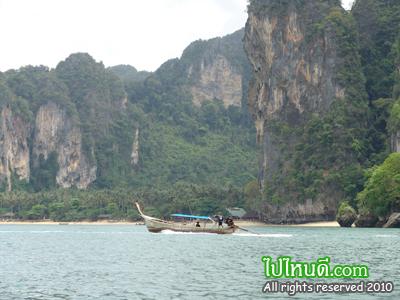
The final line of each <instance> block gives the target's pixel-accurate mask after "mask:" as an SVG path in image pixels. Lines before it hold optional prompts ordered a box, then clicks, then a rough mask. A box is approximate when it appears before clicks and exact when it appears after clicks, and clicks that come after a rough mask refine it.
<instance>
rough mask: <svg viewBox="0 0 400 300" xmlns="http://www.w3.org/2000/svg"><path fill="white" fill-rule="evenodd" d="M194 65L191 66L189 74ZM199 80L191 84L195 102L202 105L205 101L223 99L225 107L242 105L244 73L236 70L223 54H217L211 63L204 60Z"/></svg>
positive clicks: (201, 64)
mask: <svg viewBox="0 0 400 300" xmlns="http://www.w3.org/2000/svg"><path fill="white" fill-rule="evenodd" d="M192 70H193V67H190V68H189V76H191V75H192ZM198 72H199V74H197V76H198V77H199V79H198V80H196V81H195V82H194V84H193V85H191V86H190V91H191V94H192V97H193V104H194V105H196V106H201V104H202V103H203V102H205V101H212V100H214V99H219V100H222V102H223V103H224V106H225V107H228V106H231V105H233V106H241V103H242V93H243V91H242V75H241V74H240V73H239V72H238V71H236V70H235V69H234V68H233V67H232V65H231V64H230V63H229V61H228V60H227V59H226V58H225V57H224V56H222V55H217V56H216V57H215V58H214V59H213V61H212V62H211V63H207V62H206V61H205V60H203V61H202V62H201V63H200V70H199V71H198Z"/></svg>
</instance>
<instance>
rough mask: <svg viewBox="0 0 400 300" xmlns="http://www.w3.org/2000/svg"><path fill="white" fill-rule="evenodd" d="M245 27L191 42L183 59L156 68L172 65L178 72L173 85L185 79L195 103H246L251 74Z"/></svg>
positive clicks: (163, 68)
mask: <svg viewBox="0 0 400 300" xmlns="http://www.w3.org/2000/svg"><path fill="white" fill-rule="evenodd" d="M243 35H244V30H243V29H241V30H238V31H236V32H234V33H232V34H229V35H227V36H224V37H219V38H214V39H210V40H198V41H195V42H193V43H191V44H190V45H189V46H188V47H187V48H186V49H185V50H184V51H183V53H182V56H181V58H180V59H179V60H171V61H169V62H167V63H166V64H165V65H164V66H162V67H160V69H159V70H157V72H156V76H157V75H160V74H161V73H162V72H164V71H166V70H167V68H169V71H168V74H169V76H171V75H170V74H171V73H176V74H177V76H176V78H175V80H174V81H173V82H171V85H176V84H177V83H180V82H181V83H182V85H183V86H184V87H185V88H186V89H187V90H188V91H189V93H190V94H191V96H192V100H193V104H194V105H196V106H200V105H201V104H202V103H204V102H207V101H214V100H220V101H222V102H223V104H224V106H225V107H229V106H238V107H240V106H241V105H242V102H243V101H242V99H243V95H245V94H246V92H247V86H248V81H249V77H250V64H249V62H248V60H247V57H246V55H245V53H244V50H243V42H242V39H243Z"/></svg>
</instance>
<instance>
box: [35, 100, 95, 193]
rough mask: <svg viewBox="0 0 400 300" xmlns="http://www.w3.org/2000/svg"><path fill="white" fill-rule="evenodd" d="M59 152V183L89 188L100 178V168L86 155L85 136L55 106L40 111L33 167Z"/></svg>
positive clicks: (49, 104) (37, 120)
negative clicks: (83, 146)
mask: <svg viewBox="0 0 400 300" xmlns="http://www.w3.org/2000/svg"><path fill="white" fill-rule="evenodd" d="M52 152H55V153H57V162H58V167H59V169H58V172H57V177H56V182H57V184H58V185H59V186H61V187H64V188H67V187H71V186H76V187H78V188H86V187H87V186H88V185H89V184H90V183H91V182H93V181H94V180H95V179H96V165H91V164H89V162H88V160H87V158H86V156H85V155H84V154H83V152H82V136H81V132H80V129H79V127H78V126H76V125H75V124H73V122H72V121H71V119H70V118H69V117H68V116H67V114H66V112H65V110H63V109H61V108H60V107H59V106H57V105H56V104H54V103H51V102H50V103H48V104H46V105H43V106H41V107H40V108H39V110H38V112H37V115H36V120H35V128H34V140H33V150H32V154H33V166H37V164H38V159H39V157H40V156H41V155H42V156H43V158H44V159H45V160H46V159H47V158H48V156H49V154H50V153H52Z"/></svg>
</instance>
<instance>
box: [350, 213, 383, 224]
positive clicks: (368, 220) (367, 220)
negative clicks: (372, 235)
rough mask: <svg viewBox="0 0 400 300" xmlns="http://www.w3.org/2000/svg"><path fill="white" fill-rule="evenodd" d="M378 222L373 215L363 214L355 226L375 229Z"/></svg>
mask: <svg viewBox="0 0 400 300" xmlns="http://www.w3.org/2000/svg"><path fill="white" fill-rule="evenodd" d="M378 221H379V219H378V218H377V217H376V216H374V215H373V214H372V213H361V214H360V215H359V216H358V217H357V220H356V222H355V223H354V224H355V225H356V227H375V226H376V224H377V223H378Z"/></svg>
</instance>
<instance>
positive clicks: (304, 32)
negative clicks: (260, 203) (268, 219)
mask: <svg viewBox="0 0 400 300" xmlns="http://www.w3.org/2000/svg"><path fill="white" fill-rule="evenodd" d="M346 18H349V16H348V15H347V14H346V13H345V11H344V10H343V9H342V8H341V6H340V3H339V2H338V1H333V0H332V1H331V0H327V1H313V0H299V1H274V0H251V1H250V5H249V7H248V20H247V23H246V28H245V36H244V48H245V51H246V53H247V56H248V58H249V60H250V63H251V65H252V69H253V79H252V81H251V82H250V86H249V92H248V102H249V108H250V111H251V112H252V115H253V119H254V122H255V127H256V131H257V132H256V134H257V135H256V138H257V142H258V143H259V144H260V145H261V153H260V157H259V178H258V179H259V182H260V187H261V188H262V189H263V188H265V187H267V190H266V193H265V194H266V198H267V199H266V201H267V202H272V203H274V202H278V203H281V204H279V206H280V207H288V208H290V210H292V214H293V215H304V214H303V213H302V209H301V207H302V205H301V204H297V201H298V202H300V203H303V202H304V201H305V200H307V199H308V198H310V199H312V200H313V203H314V205H316V204H317V203H319V202H320V206H321V207H327V208H329V209H328V211H329V213H326V212H325V211H324V210H321V209H317V210H316V214H317V215H318V216H319V217H320V218H325V217H329V218H331V219H334V217H335V213H336V207H337V204H338V202H339V201H340V200H341V199H343V198H344V191H343V190H340V189H339V188H337V186H335V185H336V183H333V184H332V180H331V181H329V180H326V179H325V178H329V176H330V173H331V171H330V170H332V173H335V172H337V170H338V169H340V168H341V167H342V164H343V165H344V160H343V159H338V160H337V161H335V159H336V158H333V159H330V160H329V161H328V160H325V156H324V155H323V154H320V153H327V152H328V151H332V145H333V144H334V143H336V145H340V147H342V149H341V150H340V152H341V153H346V152H347V153H348V155H345V157H346V159H349V161H350V160H352V157H353V155H352V154H350V151H352V150H351V149H350V148H348V147H347V146H345V145H346V143H348V142H345V141H343V142H342V141H340V138H341V137H343V136H345V133H344V132H343V133H342V132H340V133H339V131H338V130H336V129H335V130H333V129H332V128H335V127H336V126H337V123H338V121H336V120H335V121H333V120H334V118H335V116H336V114H335V113H334V111H335V110H337V109H338V107H340V105H344V106H346V107H349V111H350V110H351V105H352V104H351V103H348V101H347V87H348V84H349V83H348V82H349V80H348V79H346V80H343V79H342V78H344V77H343V76H344V75H346V74H347V73H348V72H349V71H348V69H347V68H348V66H349V65H350V64H348V63H347V61H351V62H352V63H351V64H352V68H353V69H354V70H355V71H354V74H356V76H359V77H357V78H360V81H361V83H363V81H362V80H363V77H362V71H361V64H360V60H359V57H358V48H357V44H356V42H357V39H356V35H355V34H354V33H355V30H354V28H353V27H351V26H352V25H349V24H352V22H351V20H349V19H346ZM332 20H334V21H332ZM337 24H340V26H342V27H340V28H341V29H340V30H339V29H337V28H336V27H335V26H337ZM343 28H347V29H346V30H348V32H346V33H345V34H343V32H344V29H343ZM349 37H351V38H349ZM343 41H345V42H346V44H347V45H349V43H350V45H351V46H352V48H350V47H349V48H347V49H351V50H350V51H348V52H346V53H344V52H343V51H342V50H341V49H342V48H343V47H342V44H341V43H343ZM352 43H355V44H352ZM345 62H346V63H345ZM354 77H355V75H354V76H352V77H350V78H354ZM356 86H357V92H356V93H354V94H356V95H357V97H358V98H357V100H355V101H359V103H360V104H358V105H359V108H361V109H359V111H361V110H364V109H367V106H366V105H364V103H362V101H363V100H364V98H362V97H363V96H364V94H365V90H363V84H359V83H357V84H356ZM353 91H354V90H353ZM359 95H361V96H359ZM365 95H366V94H365ZM346 109H347V108H346ZM341 113H342V114H343V117H342V118H341V119H338V120H339V122H342V120H349V119H350V118H348V117H347V116H346V114H347V112H346V110H342V111H341ZM329 116H330V117H329ZM352 118H353V120H354V118H355V117H354V116H352ZM356 119H357V118H356ZM359 119H360V124H357V125H355V124H344V123H343V125H340V128H343V131H344V130H347V128H349V127H352V126H360V127H362V126H365V125H364V123H362V124H361V122H362V118H359ZM316 120H321V121H320V122H319V123H318V121H316ZM357 120H358V119H357ZM343 122H347V121H343ZM324 123H325V124H324ZM321 128H323V129H321ZM336 128H339V127H336ZM310 129H311V130H310ZM339 130H342V129H339ZM357 132H361V131H357ZM313 135H315V136H313ZM322 135H326V136H327V137H328V136H329V137H328V138H326V139H325V140H324V141H322V142H321V143H320V141H321V139H320V138H321V136H322ZM333 136H335V137H334V138H333ZM360 138H361V137H360ZM328 144H331V145H330V146H327V145H328ZM346 147H347V148H346ZM328 149H329V150H328ZM338 152H339V151H338ZM312 155H314V156H315V158H316V159H315V160H314V161H307V160H308V158H309V157H310V156H312ZM353 162H354V160H353V161H352V162H349V163H353ZM355 163H356V162H355ZM293 199H296V200H293ZM275 215H276V218H282V219H285V218H288V220H289V219H290V218H289V217H288V216H287V214H286V213H283V212H282V211H276V213H275ZM309 218H310V219H309V220H312V219H314V217H313V216H312V215H310V217H309Z"/></svg>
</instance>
